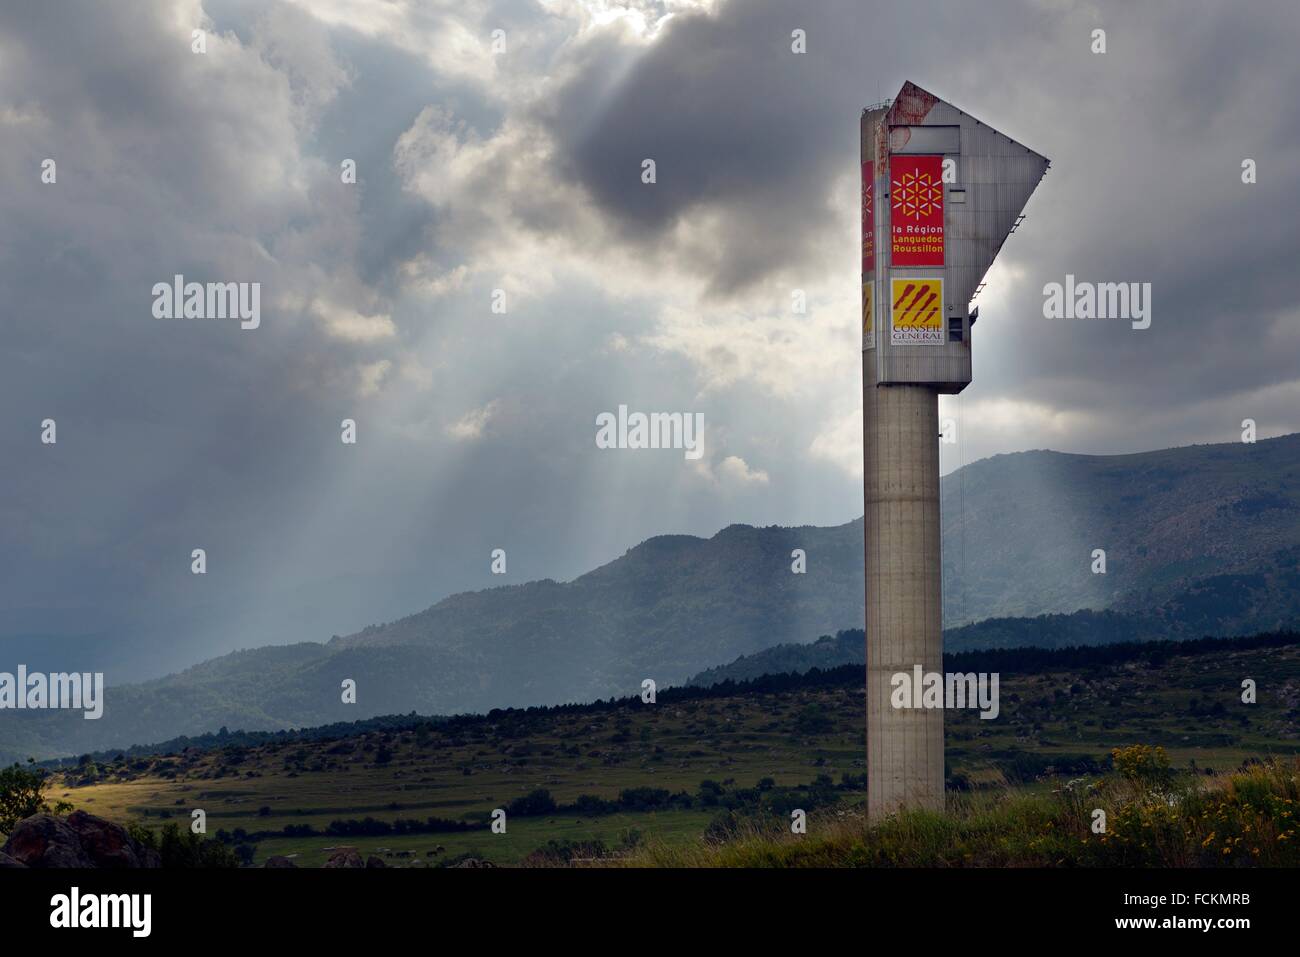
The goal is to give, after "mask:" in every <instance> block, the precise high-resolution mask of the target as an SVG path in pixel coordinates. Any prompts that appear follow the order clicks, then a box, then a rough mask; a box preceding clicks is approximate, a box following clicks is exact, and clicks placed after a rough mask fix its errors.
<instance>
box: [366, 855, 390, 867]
mask: <svg viewBox="0 0 1300 957" xmlns="http://www.w3.org/2000/svg"><path fill="white" fill-rule="evenodd" d="M387 866H388V865H387V864H385V863H384V862H383V860H382V859H381V858H378V857H375V855H373V854H371V855H370V856H369V857H367V858H366V867H387Z"/></svg>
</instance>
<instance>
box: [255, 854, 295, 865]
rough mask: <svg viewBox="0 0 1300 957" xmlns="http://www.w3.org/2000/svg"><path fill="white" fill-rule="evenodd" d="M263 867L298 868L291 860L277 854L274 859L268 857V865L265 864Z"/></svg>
mask: <svg viewBox="0 0 1300 957" xmlns="http://www.w3.org/2000/svg"><path fill="white" fill-rule="evenodd" d="M262 866H263V867H270V868H276V867H297V866H298V865H297V864H295V863H294V862H293V861H291V860H290V859H289V858H287V857H285V856H284V855H282V854H276V855H274V856H273V857H268V858H267V859H266V863H265V864H263V865H262Z"/></svg>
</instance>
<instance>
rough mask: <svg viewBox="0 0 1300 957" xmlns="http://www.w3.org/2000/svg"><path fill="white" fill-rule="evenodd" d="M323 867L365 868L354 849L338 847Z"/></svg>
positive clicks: (363, 862)
mask: <svg viewBox="0 0 1300 957" xmlns="http://www.w3.org/2000/svg"><path fill="white" fill-rule="evenodd" d="M323 866H325V867H365V866H366V862H365V861H363V860H362V859H361V855H360V854H358V853H357V849H356V848H355V847H339V848H336V849H335V850H334V853H333V854H331V855H330V859H329V860H328V861H326V862H325V864H324V865H323Z"/></svg>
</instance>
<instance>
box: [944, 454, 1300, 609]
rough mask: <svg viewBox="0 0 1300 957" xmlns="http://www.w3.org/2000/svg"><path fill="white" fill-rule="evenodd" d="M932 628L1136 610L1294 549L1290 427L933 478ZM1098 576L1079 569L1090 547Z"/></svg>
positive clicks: (1296, 494) (1004, 461)
mask: <svg viewBox="0 0 1300 957" xmlns="http://www.w3.org/2000/svg"><path fill="white" fill-rule="evenodd" d="M942 495H943V499H942V515H943V543H944V623H945V625H947V626H949V627H951V626H953V625H960V624H963V623H965V622H970V621H979V620H982V619H985V618H991V617H994V616H1004V617H1005V616H1014V617H1022V616H1033V615H1040V614H1045V613H1051V612H1072V611H1076V610H1078V609H1080V608H1094V609H1101V608H1112V607H1113V608H1116V609H1118V610H1123V611H1141V610H1144V609H1148V608H1151V607H1153V606H1154V605H1156V604H1159V603H1161V602H1163V601H1165V600H1167V599H1170V598H1172V597H1173V596H1175V595H1178V594H1179V593H1181V592H1185V591H1187V590H1188V589H1189V588H1191V586H1192V583H1193V582H1195V581H1197V580H1200V579H1204V578H1207V577H1209V576H1214V575H1225V574H1235V573H1240V574H1245V575H1250V574H1254V573H1256V572H1258V571H1260V570H1261V569H1262V568H1263V567H1265V566H1267V565H1269V564H1270V563H1271V562H1272V557H1273V556H1274V554H1275V553H1277V552H1279V551H1281V550H1283V549H1287V548H1293V547H1295V546H1297V545H1300V434H1296V435H1288V436H1284V437H1282V438H1277V439H1267V440H1263V441H1260V442H1258V443H1255V444H1251V445H1247V444H1244V443H1240V442H1236V443H1229V444H1225V445H1202V446H1191V447H1188V448H1180V449H1166V450H1164V451H1159V452H1141V453H1137V454H1134V455H1106V456H1099V455H1067V454H1064V453H1061V452H1021V453H1017V454H1014V455H996V456H994V457H992V458H989V459H982V460H981V461H979V462H975V463H973V464H971V465H969V466H967V467H965V468H963V469H960V470H959V471H957V472H954V473H953V474H952V475H949V476H948V477H946V478H945V479H944V481H943V485H942ZM1098 548H1100V549H1104V550H1105V552H1106V574H1104V575H1095V574H1093V573H1092V570H1091V565H1092V553H1093V550H1094V549H1098Z"/></svg>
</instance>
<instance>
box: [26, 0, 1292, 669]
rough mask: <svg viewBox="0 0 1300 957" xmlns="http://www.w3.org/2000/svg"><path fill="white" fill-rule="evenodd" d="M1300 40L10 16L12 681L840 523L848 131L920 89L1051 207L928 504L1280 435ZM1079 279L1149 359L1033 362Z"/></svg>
mask: <svg viewBox="0 0 1300 957" xmlns="http://www.w3.org/2000/svg"><path fill="white" fill-rule="evenodd" d="M1243 10H1248V11H1249V13H1248V15H1244V14H1243ZM1298 26H1300V10H1297V8H1296V7H1295V4H1294V3H1293V2H1284V0H1278V2H1274V3H1270V2H1252V3H1251V4H1249V5H1245V6H1243V5H1237V4H1228V3H1223V2H1215V3H1197V2H1187V0H1178V2H1174V0H1170V2H1166V3H1158V2H1152V3H1143V4H1140V5H1137V4H1130V3H1127V2H1124V3H1067V2H1047V0H1037V2H1031V0H1025V2H1010V0H1008V2H982V3H970V2H951V3H923V2H911V3H896V2H889V3H880V4H873V3H866V2H861V0H844V2H811V3H775V2H766V0H743V2H723V3H707V2H704V3H692V2H686V0H670V2H667V3H629V4H626V5H624V4H616V3H612V2H599V0H554V2H537V3H482V2H474V0H463V2H462V0H457V2H447V3H416V2H400V0H397V2H393V0H347V2H344V0H310V2H308V0H301V2H299V3H294V2H270V3H268V2H263V0H257V2H237V0H236V2H222V0H206V2H198V0H181V2H161V0H159V2H146V0H134V2H131V3H129V4H116V3H114V4H109V3H84V4H73V3H66V2H61V0H51V2H48V3H42V4H5V5H4V6H3V7H0V289H2V290H3V293H4V298H3V306H2V307H0V310H2V311H0V323H2V324H3V348H2V349H0V492H2V494H0V609H2V611H0V635H23V634H28V635H30V634H49V635H104V636H107V637H108V638H109V639H110V640H114V641H126V640H128V639H140V640H147V641H149V642H152V643H155V644H160V646H161V647H162V648H164V649H165V651H164V653H161V654H160V655H159V656H158V657H156V658H155V659H154V662H153V663H154V666H155V667H158V668H161V667H163V666H164V665H171V664H173V663H174V662H188V661H194V660H198V659H201V658H205V657H210V656H211V655H215V654H218V653H221V652H224V651H227V650H230V649H232V648H236V647H249V646H255V645H261V644H267V643H276V642H283V641H291V640H323V639H327V638H328V637H329V636H330V635H331V634H333V633H340V634H342V633H347V632H349V631H352V630H355V629H357V628H359V627H361V626H363V625H365V624H368V623H371V622H378V621H383V620H387V619H391V618H394V617H398V616H400V615H403V614H407V613H410V612H413V611H416V610H419V609H421V608H423V607H425V606H427V605H429V604H431V603H433V602H434V601H435V600H437V599H438V598H440V597H442V596H444V595H446V594H448V593H451V592H454V591H459V590H463V589H466V588H471V587H475V588H477V587H486V586H489V585H499V584H510V583H519V582H523V581H527V580H531V579H536V578H542V577H553V578H557V579H568V578H571V577H573V576H575V575H577V574H579V573H581V572H583V571H585V570H587V569H589V568H591V567H593V566H595V565H597V564H600V563H602V562H605V561H608V560H610V559H612V558H614V557H616V556H618V555H620V554H622V553H623V551H625V550H626V549H627V548H629V547H631V546H633V545H635V544H636V543H638V542H639V541H641V540H643V539H645V538H647V537H649V536H651V535H655V534H660V533H667V532H685V533H692V534H698V535H705V536H708V535H712V534H713V533H715V532H716V531H718V530H719V529H720V528H722V527H724V526H726V525H728V524H730V523H733V522H745V523H751V524H759V525H767V524H782V525H795V524H838V523H841V522H846V521H849V520H852V519H854V518H856V517H858V516H859V515H861V513H862V488H861V394H860V352H859V338H858V328H859V326H858V324H859V295H860V293H859V275H858V271H859V265H860V251H859V248H858V240H857V233H858V215H859V205H858V178H857V170H858V166H857V164H858V118H859V114H860V112H861V110H862V108H863V107H864V106H866V105H867V104H869V103H871V102H874V101H877V100H880V99H885V98H887V97H890V96H892V95H894V94H895V93H896V92H897V90H898V88H899V86H900V85H901V84H902V82H903V81H904V80H912V81H913V82H915V83H917V84H919V85H920V86H922V87H925V88H926V89H928V90H930V91H932V92H933V93H935V94H937V95H938V96H940V97H943V98H945V99H948V100H950V101H951V102H953V103H954V104H955V105H957V106H959V107H960V108H962V109H964V110H965V111H967V112H968V113H971V114H973V115H974V116H975V117H977V118H979V119H981V120H983V121H984V122H986V123H989V124H991V125H993V126H994V127H996V128H998V129H999V130H1001V131H1002V132H1004V133H1006V134H1007V135H1009V136H1011V137H1012V138H1014V139H1016V140H1019V141H1020V142H1022V143H1024V144H1026V145H1027V146H1029V147H1031V148H1032V149H1034V150H1036V151H1037V152H1039V153H1042V154H1043V155H1045V156H1048V157H1049V158H1050V159H1051V160H1052V168H1051V170H1050V171H1049V173H1048V174H1047V176H1046V178H1045V179H1044V180H1043V182H1042V183H1041V184H1040V186H1039V188H1038V190H1037V192H1036V194H1035V195H1034V197H1033V199H1032V200H1031V201H1030V204H1029V206H1028V208H1027V211H1026V212H1027V216H1028V218H1027V220H1026V222H1025V224H1024V225H1023V226H1022V227H1021V228H1020V230H1019V231H1018V232H1017V233H1016V234H1015V235H1013V236H1012V237H1011V239H1010V240H1009V241H1008V242H1007V244H1006V246H1005V247H1004V248H1003V250H1002V253H1001V255H1000V257H999V260H998V262H997V264H996V265H995V266H994V268H993V270H992V271H991V273H990V274H989V277H988V285H987V288H986V289H985V290H984V291H983V292H982V293H981V295H980V297H979V299H978V300H977V304H978V305H979V306H980V310H981V318H980V322H979V324H978V325H977V327H976V329H975V332H974V364H975V379H974V383H973V384H972V385H971V386H970V387H969V388H968V389H967V390H966V392H965V393H963V394H962V396H960V397H959V398H945V399H944V400H943V406H942V411H943V414H944V415H945V417H952V418H955V419H956V420H957V421H958V423H959V426H960V430H961V433H960V434H961V439H962V441H961V442H960V444H959V445H958V446H956V447H947V446H946V447H944V452H943V455H944V470H945V471H951V470H952V469H954V468H957V467H958V466H960V465H961V464H962V463H963V462H969V461H973V460H975V459H977V458H982V457H985V456H988V455H992V454H996V453H1000V452H1012V451H1018V450H1024V449H1034V448H1052V449H1058V450H1063V451H1070V452H1086V453H1102V454H1104V453H1117V452H1127V451H1137V450H1143V449H1152V448H1163V447H1169V446H1175V445H1187V444H1191V443H1197V442H1219V441H1234V440H1236V439H1237V438H1238V437H1239V433H1240V422H1241V420H1242V419H1243V418H1246V417H1250V418H1254V419H1255V420H1256V421H1257V422H1258V424H1259V433H1260V435H1261V437H1263V436H1271V435H1279V434H1283V433H1287V432H1292V431H1296V430H1297V429H1300V361H1297V360H1298V359H1300V325H1298V323H1297V320H1298V319H1300V315H1298V308H1300V307H1298V306H1297V302H1298V300H1297V286H1298V285H1300V282H1298V281H1297V262H1298V253H1300V238H1298V230H1297V222H1298V217H1297V213H1298V212H1300V174H1298V172H1297V170H1298V169H1300V162H1297V157H1300V98H1298V97H1297V96H1296V91H1297V90H1298V89H1300V58H1298V57H1297V56H1296V55H1295V50H1296V49H1297V47H1298V46H1300V29H1297V28H1298ZM1097 28H1102V29H1104V30H1105V31H1106V45H1107V50H1106V53H1105V54H1101V55H1099V54H1094V53H1093V52H1091V46H1092V44H1093V40H1092V31H1093V30H1094V29H1097ZM196 29H201V30H204V31H206V52H204V53H196V52H194V51H193V49H192V43H193V40H192V31H193V30H196ZM796 29H801V30H804V31H805V32H806V37H807V52H805V53H802V54H796V53H793V52H792V50H791V32H792V31H793V30H796ZM496 30H501V31H504V33H503V34H502V35H501V36H502V37H503V39H504V46H505V48H504V51H501V50H494V49H493V31H496ZM47 158H50V159H54V160H55V162H56V164H57V165H56V175H57V179H56V181H55V182H54V183H44V182H42V162H43V160H45V159H47ZM645 158H653V159H654V160H655V162H656V166H657V182H656V183H655V184H653V185H646V184H644V183H642V181H641V163H642V160H643V159H645ZM1247 158H1250V159H1253V160H1255V161H1256V163H1257V168H1258V182H1257V183H1255V184H1253V185H1247V184H1244V183H1243V182H1242V177H1241V164H1242V161H1243V160H1244V159H1247ZM348 159H350V160H353V161H355V163H356V169H357V182H356V183H355V184H345V183H343V182H341V174H340V171H341V166H340V164H342V163H343V162H344V161H345V160H348ZM177 273H180V274H183V275H184V276H185V277H186V279H187V280H193V281H200V282H209V281H213V282H215V281H222V282H258V283H260V284H261V297H262V298H261V305H262V318H261V326H260V327H259V328H258V329H255V330H241V329H240V328H239V325H238V323H237V322H234V323H232V322H223V321H197V320H191V321H185V320H171V321H168V320H159V319H155V318H154V317H153V315H152V313H151V307H152V301H153V294H152V291H151V290H152V288H153V285H154V284H155V283H158V282H170V281H171V278H172V276H173V275H175V274H177ZM1067 273H1070V274H1073V275H1075V276H1076V277H1077V278H1079V279H1082V280H1092V281H1099V282H1100V281H1111V282H1118V281H1131V282H1149V283H1151V285H1152V300H1153V317H1152V323H1151V327H1150V328H1149V329H1146V330H1141V331H1139V330H1134V329H1132V328H1131V327H1130V326H1129V324H1128V323H1126V322H1122V321H1121V322H1086V321H1070V320H1065V321H1049V320H1046V319H1044V318H1043V312H1042V306H1043V292H1042V289H1043V286H1044V284H1045V283H1048V282H1053V281H1057V282H1059V281H1063V280H1064V277H1065V275H1066V274H1067ZM795 289H800V290H804V291H805V293H806V295H807V301H808V308H807V312H806V314H802V315H799V314H795V313H794V312H793V310H792V308H791V301H792V300H791V296H792V292H793V291H794V290H795ZM493 290H504V294H505V300H504V301H505V305H506V311H505V313H504V314H502V313H495V312H493V310H492V302H493ZM620 404H626V405H628V406H629V407H630V408H631V409H632V410H641V411H646V412H649V411H681V412H700V413H702V414H703V416H704V422H705V454H704V455H703V457H702V458H700V459H699V460H698V461H689V460H687V459H686V458H685V457H684V456H683V455H682V454H681V452H678V451H671V450H670V451H653V452H652V451H611V450H601V449H598V448H597V447H596V445H595V441H594V436H595V431H596V428H595V418H596V416H597V414H599V413H600V412H605V411H609V412H613V411H616V410H617V408H618V406H619V405H620ZM47 418H52V419H54V420H55V421H56V422H57V444H55V445H45V444H42V443H41V441H40V436H41V422H42V420H44V419H47ZM344 418H352V419H355V420H356V422H357V429H358V440H357V443H356V444H355V445H344V444H343V443H342V442H341V441H340V422H341V420H342V419H344ZM198 547H201V548H205V549H206V550H207V555H208V574H206V575H205V576H195V575H191V574H190V554H191V550H192V549H193V548H198ZM494 548H503V549H505V550H506V553H507V572H508V573H507V575H505V576H493V575H491V574H490V572H489V556H490V552H491V551H492V549H494Z"/></svg>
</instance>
